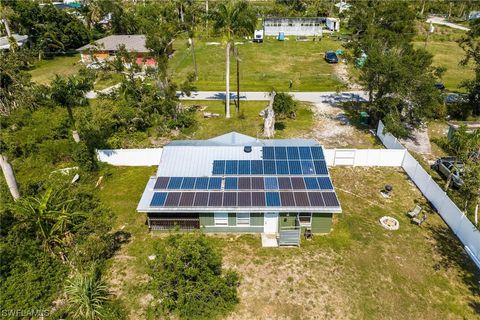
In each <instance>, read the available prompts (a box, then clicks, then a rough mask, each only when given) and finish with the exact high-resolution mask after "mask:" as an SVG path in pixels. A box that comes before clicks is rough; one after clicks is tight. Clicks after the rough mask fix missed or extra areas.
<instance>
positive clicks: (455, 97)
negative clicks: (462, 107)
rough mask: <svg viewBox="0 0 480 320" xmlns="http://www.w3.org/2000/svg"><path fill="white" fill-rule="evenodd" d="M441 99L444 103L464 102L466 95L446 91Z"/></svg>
mask: <svg viewBox="0 0 480 320" xmlns="http://www.w3.org/2000/svg"><path fill="white" fill-rule="evenodd" d="M443 99H444V101H445V103H446V104H457V103H464V102H466V101H467V95H466V94H459V93H448V94H446V95H445V96H444V98H443Z"/></svg>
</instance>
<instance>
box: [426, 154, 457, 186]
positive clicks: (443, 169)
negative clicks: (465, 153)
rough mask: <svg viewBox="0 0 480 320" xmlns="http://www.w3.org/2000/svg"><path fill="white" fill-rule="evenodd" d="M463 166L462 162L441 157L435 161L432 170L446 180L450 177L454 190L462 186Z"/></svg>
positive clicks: (452, 158) (453, 158)
mask: <svg viewBox="0 0 480 320" xmlns="http://www.w3.org/2000/svg"><path fill="white" fill-rule="evenodd" d="M463 166H464V164H463V162H461V161H460V160H458V159H457V158H455V157H443V158H439V159H437V161H435V163H434V164H433V165H432V169H434V170H436V171H438V172H439V173H440V174H441V175H443V176H444V177H445V178H446V179H448V177H449V176H450V175H452V180H451V183H452V185H453V186H454V187H456V188H460V187H461V186H462V185H463V180H462V172H463Z"/></svg>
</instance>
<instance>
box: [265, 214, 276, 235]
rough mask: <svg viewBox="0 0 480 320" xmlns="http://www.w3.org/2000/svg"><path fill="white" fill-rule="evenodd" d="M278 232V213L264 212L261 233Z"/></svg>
mask: <svg viewBox="0 0 480 320" xmlns="http://www.w3.org/2000/svg"><path fill="white" fill-rule="evenodd" d="M277 230H278V212H265V213H264V218H263V232H264V233H277Z"/></svg>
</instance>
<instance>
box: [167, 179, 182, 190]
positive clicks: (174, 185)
mask: <svg viewBox="0 0 480 320" xmlns="http://www.w3.org/2000/svg"><path fill="white" fill-rule="evenodd" d="M182 180H183V178H181V177H171V178H170V181H169V182H168V186H167V189H180V187H181V185H182Z"/></svg>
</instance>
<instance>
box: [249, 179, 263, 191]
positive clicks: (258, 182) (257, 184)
mask: <svg viewBox="0 0 480 320" xmlns="http://www.w3.org/2000/svg"><path fill="white" fill-rule="evenodd" d="M252 189H256V190H263V189H265V184H264V183H263V178H262V177H253V178H252Z"/></svg>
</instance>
